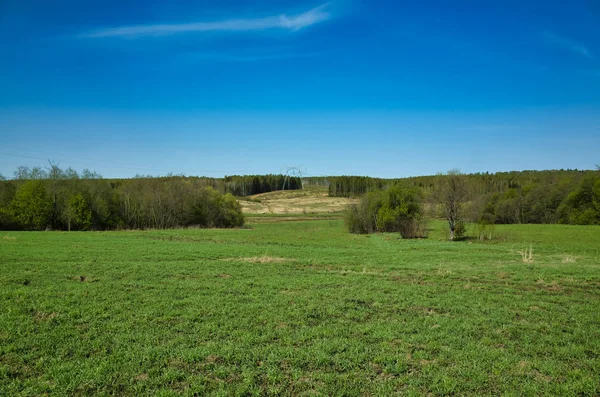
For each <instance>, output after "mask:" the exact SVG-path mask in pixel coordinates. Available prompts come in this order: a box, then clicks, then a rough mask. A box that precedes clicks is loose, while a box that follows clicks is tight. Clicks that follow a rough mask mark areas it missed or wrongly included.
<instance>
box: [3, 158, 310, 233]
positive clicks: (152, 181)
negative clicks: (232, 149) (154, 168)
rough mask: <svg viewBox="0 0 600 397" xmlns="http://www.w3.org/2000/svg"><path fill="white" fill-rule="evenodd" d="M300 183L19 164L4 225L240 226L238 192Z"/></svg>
mask: <svg viewBox="0 0 600 397" xmlns="http://www.w3.org/2000/svg"><path fill="white" fill-rule="evenodd" d="M284 184H285V188H286V189H298V188H300V187H301V181H300V179H299V178H295V177H286V176H284V175H250V176H237V175H235V176H227V177H225V178H204V177H183V176H168V177H162V178H158V177H156V178H155V177H142V176H138V177H136V178H133V179H102V178H101V177H100V175H98V174H96V173H94V172H90V171H88V170H84V171H83V172H81V173H77V172H76V171H75V170H73V169H71V168H68V169H66V170H63V169H61V168H59V167H58V166H56V165H53V164H51V166H50V167H48V168H46V169H44V168H40V167H35V168H28V167H19V168H18V169H17V171H16V172H15V174H14V178H13V179H12V180H8V181H0V229H5V230H7V229H8V230H45V229H53V230H110V229H144V228H159V229H164V228H173V227H188V226H199V227H237V226H241V225H243V223H244V218H243V215H242V212H241V208H240V205H239V204H238V202H237V201H236V199H235V197H234V195H237V196H242V195H250V194H257V193H264V192H269V191H273V190H280V189H282V187H284Z"/></svg>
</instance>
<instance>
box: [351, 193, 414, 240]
mask: <svg viewBox="0 0 600 397" xmlns="http://www.w3.org/2000/svg"><path fill="white" fill-rule="evenodd" d="M424 220H425V217H424V215H423V205H422V194H421V192H420V190H417V189H416V188H406V187H403V186H400V185H396V186H393V187H391V188H389V189H388V190H386V191H379V192H371V193H367V194H365V195H364V196H363V197H362V198H361V199H360V202H359V203H358V204H356V205H353V206H350V208H348V210H347V211H346V216H345V221H346V226H347V228H348V231H349V232H350V233H363V234H364V233H374V232H399V233H400V234H401V235H402V237H403V238H416V237H425V235H426V227H425V221H424Z"/></svg>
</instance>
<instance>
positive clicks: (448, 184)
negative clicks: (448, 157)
mask: <svg viewBox="0 0 600 397" xmlns="http://www.w3.org/2000/svg"><path fill="white" fill-rule="evenodd" d="M467 193H468V191H467V183H466V180H465V176H464V175H463V174H461V173H460V171H458V170H451V171H448V173H447V175H445V176H441V177H440V184H439V186H438V192H437V199H438V202H439V203H440V204H441V205H442V208H443V210H444V215H445V217H446V219H447V220H448V227H449V229H450V240H454V239H455V238H456V237H460V236H461V235H462V234H464V232H465V230H464V223H463V207H464V204H465V201H466V200H467Z"/></svg>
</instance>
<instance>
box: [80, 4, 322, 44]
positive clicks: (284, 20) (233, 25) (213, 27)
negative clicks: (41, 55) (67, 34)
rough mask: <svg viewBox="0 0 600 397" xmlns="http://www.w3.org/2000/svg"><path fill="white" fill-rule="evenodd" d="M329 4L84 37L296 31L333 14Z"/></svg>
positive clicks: (112, 30) (116, 29) (113, 30)
mask: <svg viewBox="0 0 600 397" xmlns="http://www.w3.org/2000/svg"><path fill="white" fill-rule="evenodd" d="M330 8H331V7H330V3H325V4H322V5H320V6H319V7H315V8H312V9H310V10H308V11H305V12H302V13H300V14H295V15H286V14H281V15H275V16H267V17H261V18H247V19H227V20H220V21H205V22H196V23H182V24H159V25H135V26H119V27H110V28H105V29H100V30H96V31H92V32H86V33H83V34H81V35H80V37H85V38H103V37H124V38H135V37H145V36H165V35H173V34H181V33H193V32H198V33H202V32H252V31H262V30H269V29H280V30H290V31H297V30H300V29H303V28H306V27H309V26H311V25H315V24H317V23H320V22H324V21H326V20H328V19H331V18H332V17H333V15H332V13H331V11H330Z"/></svg>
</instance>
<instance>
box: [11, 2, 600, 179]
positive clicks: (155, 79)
mask: <svg viewBox="0 0 600 397" xmlns="http://www.w3.org/2000/svg"><path fill="white" fill-rule="evenodd" d="M456 3H457V2H448V1H444V2H441V1H440V2H438V1H421V2H402V1H377V0H374V1H359V0H354V1H352V0H340V1H335V0H334V1H331V2H323V1H304V0H302V1H233V0H220V1H209V0H205V1H183V0H181V1H175V0H169V1H152V2H148V1H137V0H136V1H132V0H119V1H114V0H104V1H85V2H82V1H66V0H57V1H52V2H48V1H31V0H4V1H2V2H0V50H1V52H0V54H1V55H0V57H1V61H0V87H1V90H0V91H1V94H0V138H1V139H0V173H2V174H3V175H5V176H9V177H10V176H11V175H12V173H13V171H14V170H15V168H16V167H17V166H19V165H28V166H35V165H45V164H46V159H51V160H53V161H57V162H59V163H60V165H61V167H68V166H72V167H74V168H76V169H79V170H81V169H83V168H90V169H92V170H95V171H97V172H99V173H100V174H102V175H104V176H105V177H130V176H133V175H135V174H138V173H140V174H153V175H164V174H167V173H169V172H172V173H175V174H186V175H208V176H222V175H225V174H254V173H257V174H264V173H278V172H281V171H282V170H284V169H285V167H287V166H301V167H302V168H304V169H306V171H307V173H308V174H311V175H340V174H347V175H349V174H352V175H356V174H358V175H371V176H380V177H401V176H410V175H428V174H435V173H438V172H444V171H447V170H449V169H455V168H458V169H460V170H462V171H463V172H478V171H482V172H483V171H490V172H494V171H506V170H521V169H558V168H578V169H590V168H593V167H594V165H595V164H598V163H600V2H598V1H596V0H587V1H581V2H577V1H570V2H567V1H565V2H558V1H557V2H541V1H540V2H524V1H502V2H497V1H494V2H491V1H489V2H487V1H483V2H482V1H466V2H460V4H456Z"/></svg>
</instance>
